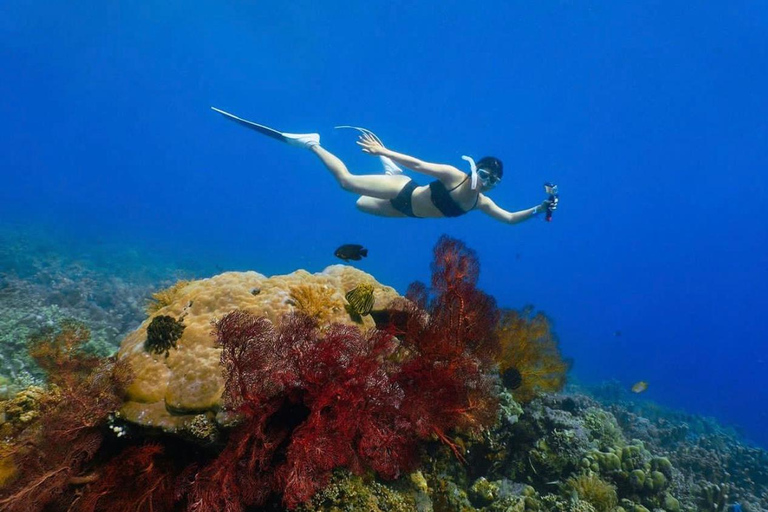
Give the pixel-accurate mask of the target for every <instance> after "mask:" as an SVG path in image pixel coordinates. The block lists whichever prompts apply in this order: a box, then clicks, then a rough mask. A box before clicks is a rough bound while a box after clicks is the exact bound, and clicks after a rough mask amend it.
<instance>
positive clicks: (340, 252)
mask: <svg viewBox="0 0 768 512" xmlns="http://www.w3.org/2000/svg"><path fill="white" fill-rule="evenodd" d="M333 254H334V256H336V257H337V258H339V259H342V260H344V261H349V260H355V261H359V260H360V259H362V258H363V257H364V256H368V249H366V248H365V247H363V246H362V245H358V244H344V245H342V246H341V247H339V248H338V249H336V252H334V253H333Z"/></svg>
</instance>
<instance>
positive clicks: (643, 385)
mask: <svg viewBox="0 0 768 512" xmlns="http://www.w3.org/2000/svg"><path fill="white" fill-rule="evenodd" d="M646 389H648V383H647V382H645V381H644V380H641V381H640V382H635V384H634V385H633V386H632V392H633V393H642V392H643V391H645V390H646Z"/></svg>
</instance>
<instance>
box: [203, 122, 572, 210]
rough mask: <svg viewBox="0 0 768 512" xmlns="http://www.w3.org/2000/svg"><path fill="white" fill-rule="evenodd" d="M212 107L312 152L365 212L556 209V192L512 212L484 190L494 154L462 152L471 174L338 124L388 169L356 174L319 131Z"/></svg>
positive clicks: (496, 174) (495, 170)
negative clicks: (275, 125) (285, 128)
mask: <svg viewBox="0 0 768 512" xmlns="http://www.w3.org/2000/svg"><path fill="white" fill-rule="evenodd" d="M211 108H213V110H215V111H216V112H219V113H220V114H222V115H224V116H225V117H227V118H228V119H231V120H233V121H235V122H237V123H240V124H242V125H244V126H246V127H248V128H251V129H253V130H256V131H258V132H260V133H262V134H264V135H267V136H269V137H272V138H274V139H277V140H280V141H282V142H285V143H288V144H290V145H292V146H296V147H301V148H305V149H308V150H309V151H312V152H313V153H314V154H315V155H317V157H318V158H319V159H320V161H321V162H323V164H324V165H325V167H326V168H327V169H328V170H329V171H331V174H333V177H334V178H336V181H337V182H338V183H339V185H341V188H343V189H344V190H348V191H350V192H352V193H354V194H357V195H359V196H360V197H359V198H358V200H357V207H358V209H360V210H361V211H363V212H365V213H370V214H372V215H379V216H382V217H415V218H439V217H458V216H460V215H464V214H465V213H468V212H470V211H471V210H474V209H477V210H480V211H481V212H483V213H485V214H487V215H489V216H491V217H493V218H494V219H496V220H499V221H502V222H506V223H508V224H516V223H518V222H522V221H524V220H528V219H530V218H532V217H534V216H536V215H537V214H538V213H540V212H544V211H548V212H549V213H551V212H552V211H554V210H555V208H557V198H555V196H551V195H550V199H547V200H544V201H543V202H542V203H541V204H538V205H536V206H534V207H533V208H528V209H525V210H520V211H517V212H509V211H507V210H504V209H503V208H501V207H499V206H497V205H496V203H494V202H493V201H492V200H491V199H490V198H488V196H486V195H485V192H488V191H490V190H491V189H493V188H494V187H495V186H496V185H498V183H499V182H500V181H501V177H502V175H503V169H502V164H501V161H500V160H499V159H497V158H494V157H485V158H482V159H480V160H479V161H478V162H477V165H475V162H474V161H473V160H472V159H471V158H469V157H466V156H465V157H462V158H464V159H465V160H467V161H468V162H469V164H470V167H471V173H470V174H466V173H464V172H462V171H460V170H459V169H457V168H456V167H453V166H452V165H446V164H435V163H428V162H424V161H422V160H419V159H418V158H414V157H412V156H408V155H404V154H402V153H397V152H396V151H392V150H391V149H387V148H386V147H384V144H382V142H381V140H379V138H378V137H376V135H374V134H373V132H371V131H370V130H366V129H365V128H359V127H355V126H340V127H337V128H353V129H355V130H358V131H359V132H361V135H360V138H359V139H358V141H357V144H358V145H360V147H361V148H362V150H363V151H364V152H365V153H368V154H370V155H377V156H379V158H380V159H381V161H382V164H383V165H384V171H385V173H384V174H378V175H371V174H367V175H355V174H352V173H351V172H349V169H347V166H346V165H344V162H342V161H341V160H340V159H339V158H338V157H337V156H335V155H334V154H332V153H331V152H329V151H328V150H326V149H325V148H323V147H322V146H321V145H320V135H318V134H317V133H306V134H294V133H283V132H279V131H277V130H273V129H272V128H268V127H266V126H263V125H260V124H256V123H253V122H251V121H247V120H245V119H242V118H239V117H237V116H234V115H232V114H230V113H228V112H224V111H223V110H219V109H217V108H214V107H211ZM398 164H399V165H402V166H403V167H406V168H408V169H411V170H412V171H416V172H418V173H421V174H426V175H427V176H432V177H433V178H436V179H435V180H434V181H433V182H431V183H430V184H429V185H418V184H416V182H414V181H413V180H412V179H410V178H408V177H407V176H404V175H403V174H402V170H401V169H400V167H398ZM553 198H554V199H553Z"/></svg>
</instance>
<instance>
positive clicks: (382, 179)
mask: <svg viewBox="0 0 768 512" xmlns="http://www.w3.org/2000/svg"><path fill="white" fill-rule="evenodd" d="M309 150H310V151H312V152H313V153H314V154H316V155H317V156H318V158H320V161H321V162H323V164H324V165H325V166H326V167H327V168H328V170H329V171H331V174H333V177H334V178H336V181H338V182H339V185H341V188H343V189H344V190H349V191H350V192H354V193H355V194H358V195H361V196H369V197H375V198H378V199H394V198H395V197H397V194H398V193H399V192H400V190H401V189H402V188H403V186H404V185H405V184H406V183H408V181H409V178H408V177H406V176H403V175H401V174H398V175H386V174H380V175H379V174H370V175H364V176H356V175H354V174H352V173H350V172H349V169H347V166H346V165H344V162H342V161H341V160H340V159H339V158H338V157H337V156H336V155H334V154H333V153H331V152H330V151H328V150H326V149H325V148H323V147H322V146H320V145H316V146H312V147H311V148H310V149H309Z"/></svg>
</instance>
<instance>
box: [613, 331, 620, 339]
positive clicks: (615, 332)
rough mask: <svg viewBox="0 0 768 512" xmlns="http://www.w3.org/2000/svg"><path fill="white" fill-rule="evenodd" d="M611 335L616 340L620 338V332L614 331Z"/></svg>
mask: <svg viewBox="0 0 768 512" xmlns="http://www.w3.org/2000/svg"><path fill="white" fill-rule="evenodd" d="M613 335H614V336H616V337H617V338H618V337H620V336H621V331H614V332H613Z"/></svg>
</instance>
